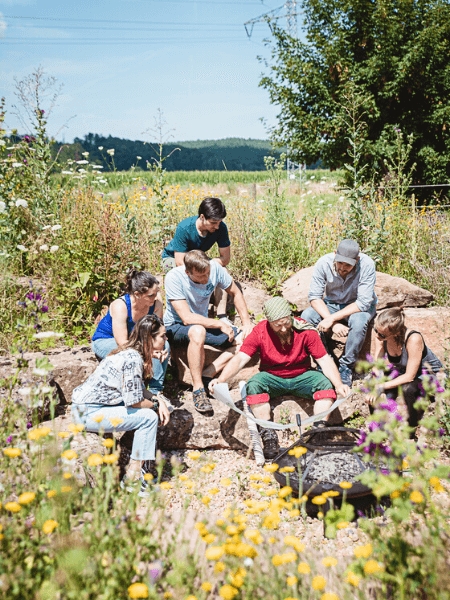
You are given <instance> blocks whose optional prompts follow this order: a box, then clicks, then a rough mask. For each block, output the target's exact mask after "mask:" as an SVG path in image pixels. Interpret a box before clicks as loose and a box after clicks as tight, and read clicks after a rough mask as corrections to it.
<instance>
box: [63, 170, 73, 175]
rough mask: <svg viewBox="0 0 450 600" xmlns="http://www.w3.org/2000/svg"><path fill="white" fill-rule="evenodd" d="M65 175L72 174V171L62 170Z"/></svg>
mask: <svg viewBox="0 0 450 600" xmlns="http://www.w3.org/2000/svg"><path fill="white" fill-rule="evenodd" d="M61 173H62V174H63V175H72V171H61Z"/></svg>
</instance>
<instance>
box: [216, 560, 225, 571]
mask: <svg viewBox="0 0 450 600" xmlns="http://www.w3.org/2000/svg"><path fill="white" fill-rule="evenodd" d="M222 571H225V565H224V563H223V562H220V561H218V562H216V564H215V565H214V573H222Z"/></svg>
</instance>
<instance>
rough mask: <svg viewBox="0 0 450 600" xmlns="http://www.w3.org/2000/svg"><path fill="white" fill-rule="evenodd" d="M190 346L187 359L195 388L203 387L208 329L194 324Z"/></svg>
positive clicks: (190, 336)
mask: <svg viewBox="0 0 450 600" xmlns="http://www.w3.org/2000/svg"><path fill="white" fill-rule="evenodd" d="M188 335H189V346H188V349H187V359H188V365H189V369H190V371H191V376H192V384H193V387H194V390H199V389H200V388H202V387H203V383H202V370H203V365H204V364H205V337H206V329H205V328H204V327H203V325H193V326H192V327H191V328H190V329H189V333H188Z"/></svg>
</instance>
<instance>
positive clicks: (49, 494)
mask: <svg viewBox="0 0 450 600" xmlns="http://www.w3.org/2000/svg"><path fill="white" fill-rule="evenodd" d="M54 496H56V490H49V491H48V492H47V498H53V497H54Z"/></svg>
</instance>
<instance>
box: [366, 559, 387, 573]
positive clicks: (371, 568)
mask: <svg viewBox="0 0 450 600" xmlns="http://www.w3.org/2000/svg"><path fill="white" fill-rule="evenodd" d="M382 570H383V567H382V565H380V563H379V562H377V561H376V560H373V559H371V560H368V561H367V562H366V564H365V565H364V573H366V575H372V574H373V573H378V572H379V571H382Z"/></svg>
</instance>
